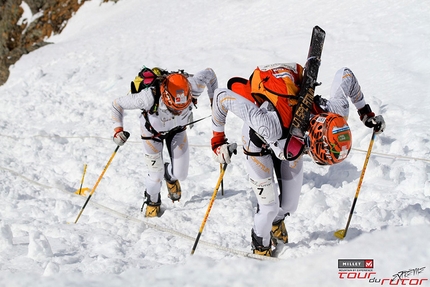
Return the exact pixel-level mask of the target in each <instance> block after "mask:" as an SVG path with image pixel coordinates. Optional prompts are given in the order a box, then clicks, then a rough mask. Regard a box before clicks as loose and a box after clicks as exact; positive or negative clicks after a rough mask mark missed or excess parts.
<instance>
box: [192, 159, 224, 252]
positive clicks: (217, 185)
mask: <svg viewBox="0 0 430 287" xmlns="http://www.w3.org/2000/svg"><path fill="white" fill-rule="evenodd" d="M226 168H227V164H226V163H225V164H223V167H222V169H221V172H220V175H219V178H218V182H217V184H216V187H215V189H214V192H213V194H212V198H211V201H210V202H209V206H208V209H207V211H206V214H205V217H204V218H203V222H202V224H201V226H200V230H199V233H198V234H197V237H196V241H195V242H194V246H193V249H192V250H191V255H193V254H194V251H196V248H197V244H198V243H199V240H200V236H201V235H202V232H203V228H204V227H205V224H206V220H207V219H208V216H209V212H210V210H211V208H212V205H213V204H214V201H215V198H216V194H217V192H218V188H219V186H220V184H221V182H222V179H223V177H224V173H225V169H226Z"/></svg>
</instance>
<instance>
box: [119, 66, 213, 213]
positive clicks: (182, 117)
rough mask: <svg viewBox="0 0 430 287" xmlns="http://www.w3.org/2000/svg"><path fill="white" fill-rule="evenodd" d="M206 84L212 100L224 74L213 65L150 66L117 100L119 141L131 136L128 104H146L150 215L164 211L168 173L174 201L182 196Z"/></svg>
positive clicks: (130, 106) (143, 120) (144, 128)
mask: <svg viewBox="0 0 430 287" xmlns="http://www.w3.org/2000/svg"><path fill="white" fill-rule="evenodd" d="M205 87H207V93H208V96H209V99H210V102H211V105H212V98H213V95H214V91H215V89H216V88H218V80H217V77H216V74H215V72H214V71H213V70H212V69H211V68H207V69H204V70H202V71H200V72H198V73H196V74H194V75H191V74H187V73H185V72H183V71H182V70H179V71H178V72H167V71H166V70H164V69H160V68H157V67H156V68H153V69H149V68H146V67H144V68H143V69H142V70H141V71H140V72H139V73H138V76H136V78H135V79H134V81H132V82H131V92H130V93H129V94H127V95H126V96H122V97H119V98H117V99H115V100H114V101H113V102H112V108H111V114H112V120H113V128H114V135H113V141H114V142H115V143H116V144H117V145H118V146H122V145H123V144H124V143H125V142H126V141H127V136H126V135H127V132H126V131H125V130H124V126H123V118H124V110H131V109H140V110H142V112H141V113H140V115H139V121H140V130H141V138H142V140H143V152H144V157H143V162H144V164H145V165H146V167H147V174H146V178H145V187H146V189H145V190H144V191H143V196H144V202H143V205H142V211H143V208H144V205H145V204H146V205H147V206H146V210H145V216H146V217H156V216H160V205H161V195H160V190H161V186H162V180H163V177H164V179H165V180H166V185H167V190H168V197H169V198H170V199H171V200H172V201H173V202H175V201H178V200H179V199H180V198H181V185H180V183H179V181H180V180H181V181H182V180H185V179H186V178H187V176H188V165H189V149H188V138H187V133H186V128H187V126H190V127H192V124H193V123H194V122H193V113H192V109H193V105H194V106H196V104H197V98H198V97H199V96H200V94H201V93H202V92H203V91H204V88H205ZM191 103H193V105H191ZM164 145H166V148H167V151H168V153H169V156H170V163H168V162H164V159H163V152H162V151H163V147H164Z"/></svg>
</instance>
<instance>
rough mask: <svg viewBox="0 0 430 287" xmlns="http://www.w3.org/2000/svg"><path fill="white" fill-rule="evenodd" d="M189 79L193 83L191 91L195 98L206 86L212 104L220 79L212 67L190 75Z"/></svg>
mask: <svg viewBox="0 0 430 287" xmlns="http://www.w3.org/2000/svg"><path fill="white" fill-rule="evenodd" d="M188 81H189V82H190V84H191V93H192V95H193V97H194V98H197V97H199V96H200V95H201V93H202V92H203V91H204V89H205V87H206V88H207V91H208V96H209V100H210V102H211V104H212V99H213V97H214V92H215V90H216V89H217V88H218V79H217V76H216V74H215V72H214V71H213V70H212V69H211V68H207V69H204V70H202V71H200V72H198V73H196V74H194V76H192V77H190V78H189V79H188Z"/></svg>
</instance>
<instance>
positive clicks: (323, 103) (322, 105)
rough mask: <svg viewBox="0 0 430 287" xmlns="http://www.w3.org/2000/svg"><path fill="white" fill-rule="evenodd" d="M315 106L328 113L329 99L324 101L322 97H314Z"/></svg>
mask: <svg viewBox="0 0 430 287" xmlns="http://www.w3.org/2000/svg"><path fill="white" fill-rule="evenodd" d="M314 104H315V105H317V107H319V108H320V109H321V110H323V112H326V111H327V99H324V98H323V97H321V96H320V95H316V96H315V97H314Z"/></svg>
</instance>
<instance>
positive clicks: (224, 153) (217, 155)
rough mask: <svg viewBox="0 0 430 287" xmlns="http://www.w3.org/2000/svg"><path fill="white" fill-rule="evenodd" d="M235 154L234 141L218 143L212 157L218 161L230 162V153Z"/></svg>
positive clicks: (235, 145) (235, 146)
mask: <svg viewBox="0 0 430 287" xmlns="http://www.w3.org/2000/svg"><path fill="white" fill-rule="evenodd" d="M233 153H234V154H237V144H236V143H231V144H228V143H225V144H223V145H220V146H219V147H217V148H216V149H215V150H214V154H213V158H214V160H215V161H217V162H219V163H226V164H229V163H231V155H232V154H233Z"/></svg>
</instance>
